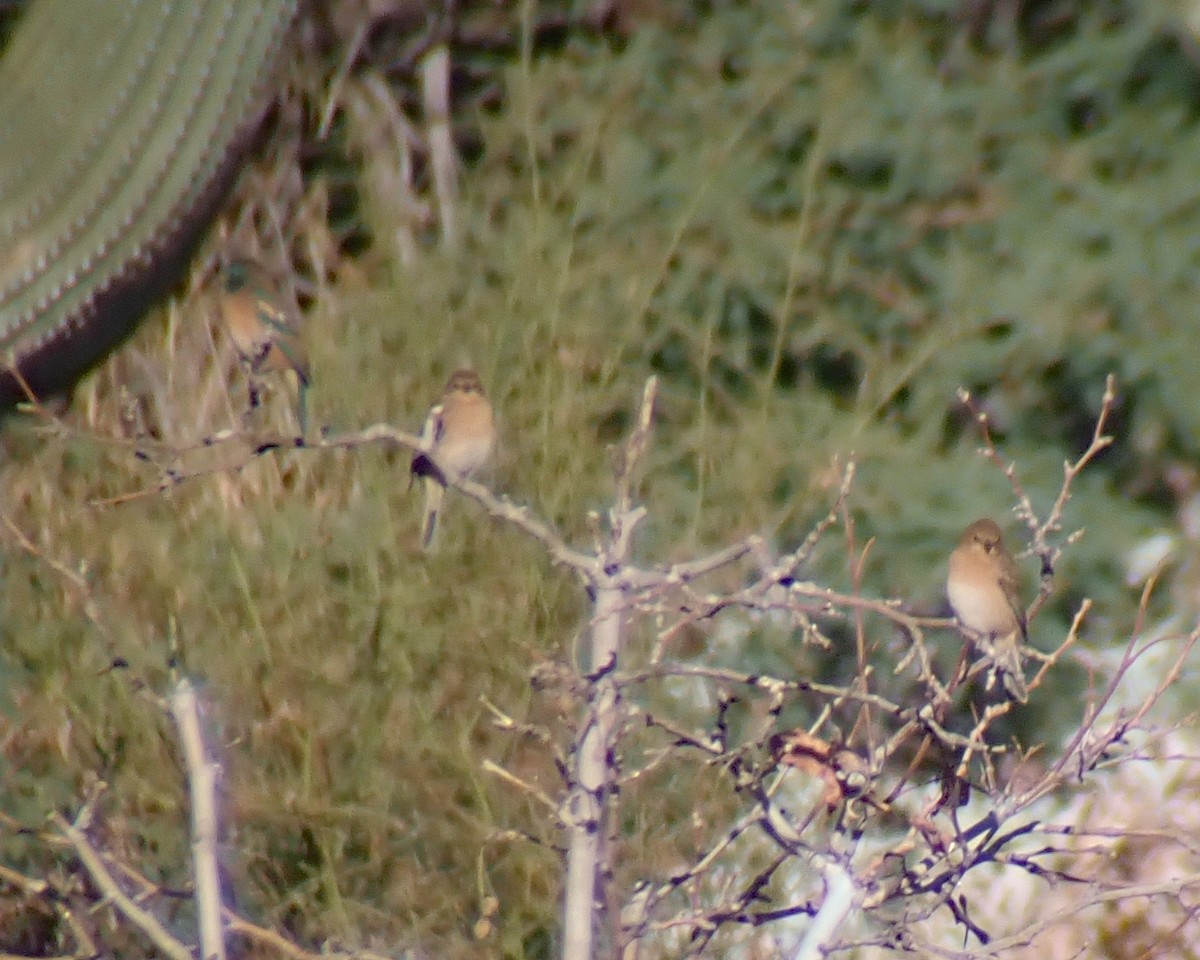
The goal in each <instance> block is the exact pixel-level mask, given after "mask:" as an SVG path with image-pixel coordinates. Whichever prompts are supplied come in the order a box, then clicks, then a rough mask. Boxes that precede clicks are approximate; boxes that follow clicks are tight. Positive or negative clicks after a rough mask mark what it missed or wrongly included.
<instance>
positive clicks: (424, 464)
mask: <svg viewBox="0 0 1200 960" xmlns="http://www.w3.org/2000/svg"><path fill="white" fill-rule="evenodd" d="M421 441H422V449H421V450H420V451H418V452H417V453H416V454H414V456H413V461H412V471H411V480H410V482H409V486H412V481H413V480H415V479H416V478H418V477H420V478H421V479H422V481H423V483H424V486H425V512H424V515H423V517H422V519H421V547H422V548H423V549H425V550H429V549H431V548H432V546H433V541H434V536H435V534H436V533H437V521H438V513H439V511H440V510H441V507H442V499H443V497H444V496H445V493H446V478H445V476H444V474H443V473H442V470H443V469H444V470H449V471H451V472H453V473H455V474H457V475H458V476H459V477H469V476H471V474H473V473H474V472H475V471H476V470H478V469H479V468H480V467H482V466H483V465H484V464H485V463H487V461H488V460H489V459H490V458H491V456H492V451H493V450H494V449H495V447H496V419H495V415H494V414H493V413H492V405H491V403H490V401H489V400H488V398H487V394H486V393H484V391H483V381H482V380H480V379H479V375H478V374H477V373H476V372H475V371H474V370H456V371H455V372H454V373H453V374H452V375H451V376H450V379H449V381H448V382H447V383H446V389H445V390H444V391H443V392H442V399H441V400H440V401H438V403H437V404H435V405H434V407H433V409H431V410H430V411H429V416H428V417H426V418H425V428H424V429H423V430H422V431H421ZM430 454H432V457H431V456H430ZM434 460H436V461H437V462H436V463H435V462H434Z"/></svg>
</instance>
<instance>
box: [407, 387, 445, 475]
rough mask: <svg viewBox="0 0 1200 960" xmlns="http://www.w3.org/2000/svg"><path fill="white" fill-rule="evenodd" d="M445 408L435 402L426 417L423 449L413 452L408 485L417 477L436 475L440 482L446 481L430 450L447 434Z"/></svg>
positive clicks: (422, 429) (422, 437)
mask: <svg viewBox="0 0 1200 960" xmlns="http://www.w3.org/2000/svg"><path fill="white" fill-rule="evenodd" d="M444 414H445V408H444V407H443V406H442V405H441V404H440V403H437V404H434V405H433V406H432V407H431V408H430V410H429V415H428V416H427V417H426V418H425V425H424V426H423V427H422V428H421V437H420V440H421V449H420V450H418V451H416V452H415V453H414V454H413V458H412V468H411V469H410V471H409V481H408V485H409V487H411V486H412V485H413V481H414V480H415V479H416V478H417V477H434V478H435V479H436V480H438V482H439V483H444V482H445V480H444V478H443V477H442V474H441V471H440V470H438V469H437V467H435V466H434V465H433V461H432V460H430V459H429V456H428V451H432V450H433V449H434V448H436V447H437V445H438V444H439V443H440V442H441V439H442V437H443V436H444V435H445V432H446V426H445V416H444Z"/></svg>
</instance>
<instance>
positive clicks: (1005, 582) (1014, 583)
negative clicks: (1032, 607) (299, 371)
mask: <svg viewBox="0 0 1200 960" xmlns="http://www.w3.org/2000/svg"><path fill="white" fill-rule="evenodd" d="M1000 589H1001V590H1002V591H1004V598H1005V599H1006V600H1007V601H1008V605H1009V607H1010V608H1011V609H1012V612H1013V615H1014V616H1015V617H1016V618H1017V623H1019V624H1020V625H1021V642H1022V643H1023V642H1025V641H1026V640H1028V639H1029V633H1028V625H1027V624H1026V622H1025V607H1024V606H1023V605H1022V604H1021V584H1020V576H1019V574H1018V572H1017V565H1016V564H1015V563H1014V562H1013V561H1012V559H1011V558H1007V562H1006V563H1004V564H1003V568H1002V569H1001V571H1000Z"/></svg>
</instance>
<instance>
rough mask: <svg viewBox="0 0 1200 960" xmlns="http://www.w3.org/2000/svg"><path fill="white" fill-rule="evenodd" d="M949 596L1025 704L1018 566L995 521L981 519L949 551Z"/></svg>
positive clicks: (966, 626) (971, 635)
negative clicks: (952, 549)
mask: <svg viewBox="0 0 1200 960" xmlns="http://www.w3.org/2000/svg"><path fill="white" fill-rule="evenodd" d="M946 596H947V597H948V598H949V600H950V606H951V607H952V608H953V610H954V615H955V616H956V617H957V618H958V622H959V623H960V624H961V625H962V627H963V629H964V632H966V633H967V634H968V636H969V638H970V639H971V640H972V641H974V642H975V643H976V645H977V646H979V647H981V648H982V649H983V651H984V653H985V654H986V655H988V657H989V659H990V660H991V661H992V669H993V670H994V671H995V672H996V673H999V674H1000V679H1001V680H1002V681H1003V683H1004V687H1005V689H1006V690H1007V691H1008V692H1009V693H1010V694H1011V695H1012V696H1013V698H1014V699H1016V700H1019V701H1020V702H1021V703H1024V702H1025V701H1026V700H1027V699H1028V697H1029V692H1028V690H1027V689H1026V687H1025V673H1024V671H1023V669H1022V667H1021V645H1022V644H1023V643H1024V642H1025V641H1026V639H1027V635H1026V627H1025V608H1024V607H1023V606H1022V605H1021V597H1020V588H1019V586H1018V573H1017V565H1016V563H1015V562H1014V560H1013V558H1012V554H1010V553H1009V552H1008V550H1007V549H1006V548H1005V546H1004V540H1003V538H1002V536H1001V533H1000V528H999V527H998V526H997V525H996V523H995V522H994V521H992V520H986V519H985V520H976V521H975V522H974V523H973V524H971V525H970V526H969V527H967V529H966V530H965V531H964V533H963V535H962V539H961V540H959V541H958V546H957V547H955V548H954V552H953V553H951V554H950V570H949V575H948V576H947V578H946Z"/></svg>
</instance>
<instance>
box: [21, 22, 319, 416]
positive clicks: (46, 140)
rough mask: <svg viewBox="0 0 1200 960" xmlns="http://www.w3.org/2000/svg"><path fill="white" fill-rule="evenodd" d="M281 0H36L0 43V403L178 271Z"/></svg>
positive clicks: (73, 355)
mask: <svg viewBox="0 0 1200 960" xmlns="http://www.w3.org/2000/svg"><path fill="white" fill-rule="evenodd" d="M297 2H298V0H94V2H90V3H87V4H80V3H78V2H76V0H37V2H36V3H33V4H32V5H31V7H30V9H29V10H28V12H27V13H26V14H25V15H24V18H23V19H22V21H21V22H20V23H19V24H18V25H17V29H16V31H15V33H14V35H13V37H12V39H11V41H10V42H9V44H8V46H7V47H6V48H5V51H4V55H3V57H0V409H3V408H4V407H8V406H11V405H12V404H13V403H15V402H17V401H19V400H21V399H23V398H24V397H25V396H26V391H27V390H32V391H33V392H34V394H35V395H38V396H41V395H44V394H47V393H52V392H55V391H58V390H62V389H65V388H67V387H69V386H70V384H71V383H73V382H74V380H76V379H77V378H78V377H79V376H80V375H81V374H82V373H83V372H84V371H86V370H87V369H88V368H89V367H90V366H91V365H92V364H94V363H95V362H96V361H97V360H99V359H100V358H101V357H102V356H104V354H105V353H107V352H108V351H109V350H111V349H112V348H113V347H114V346H115V345H116V344H118V343H119V342H120V341H121V340H122V339H123V338H124V337H126V336H127V335H128V334H129V333H130V332H131V331H132V329H133V327H134V325H135V324H136V322H137V321H138V320H139V319H140V317H141V316H142V314H143V313H144V312H145V310H146V308H147V307H148V306H149V305H150V304H151V303H152V302H153V301H154V300H155V299H156V298H157V297H159V296H161V295H162V294H163V293H164V292H165V291H166V290H167V289H168V288H169V286H170V284H171V283H172V282H173V281H174V280H175V279H176V278H177V277H178V275H179V273H180V271H181V269H182V266H183V264H184V263H185V262H186V259H187V255H188V254H189V252H190V251H191V248H192V247H193V245H194V243H195V241H196V240H197V239H198V238H199V237H200V235H201V234H202V233H203V230H204V228H205V227H206V226H207V224H208V222H209V220H210V219H211V217H212V214H213V213H214V212H215V210H216V207H217V205H218V202H219V201H220V199H221V196H222V194H223V192H224V190H225V188H226V187H227V185H228V183H229V180H230V179H231V176H232V174H233V173H234V171H235V170H236V168H237V164H238V160H239V158H240V155H241V153H242V149H241V148H242V147H243V146H244V145H245V142H246V140H247V138H248V135H249V134H250V133H251V132H252V131H253V128H254V126H255V124H256V122H257V120H258V119H259V116H260V113H261V107H262V104H263V103H264V101H265V99H266V98H265V96H264V95H265V94H267V93H268V92H269V91H268V89H267V85H268V80H269V77H270V75H271V69H270V68H271V65H272V63H273V60H274V55H275V54H276V52H277V51H278V50H279V48H280V46H281V43H280V41H281V39H282V37H283V35H284V33H285V32H286V30H287V28H288V25H289V24H290V22H291V20H292V18H293V16H294V14H295V11H296V6H297Z"/></svg>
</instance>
